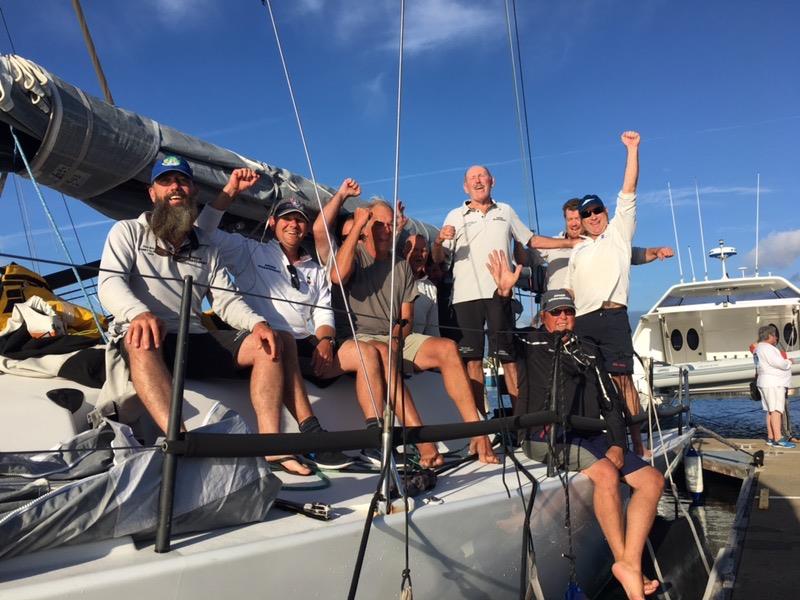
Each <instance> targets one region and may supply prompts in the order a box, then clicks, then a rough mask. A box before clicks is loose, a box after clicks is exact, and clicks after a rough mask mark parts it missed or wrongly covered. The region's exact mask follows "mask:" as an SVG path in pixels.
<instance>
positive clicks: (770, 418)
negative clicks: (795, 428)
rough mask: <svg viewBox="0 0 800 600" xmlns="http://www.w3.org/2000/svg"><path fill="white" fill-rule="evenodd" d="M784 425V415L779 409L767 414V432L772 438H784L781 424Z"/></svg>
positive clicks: (775, 439)
mask: <svg viewBox="0 0 800 600" xmlns="http://www.w3.org/2000/svg"><path fill="white" fill-rule="evenodd" d="M782 425H783V416H782V415H781V413H780V412H779V411H777V410H773V411H771V412H769V413H768V414H767V433H768V435H769V437H770V439H771V440H774V441H776V442H777V441H778V440H780V439H782V438H783V434H782V433H781V426H782Z"/></svg>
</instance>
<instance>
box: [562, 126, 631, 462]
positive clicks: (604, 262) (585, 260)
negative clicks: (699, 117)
mask: <svg viewBox="0 0 800 600" xmlns="http://www.w3.org/2000/svg"><path fill="white" fill-rule="evenodd" d="M621 140H622V143H623V144H624V145H625V148H626V150H627V160H626V164H625V175H624V177H623V181H622V189H621V191H620V192H619V195H618V196H617V207H616V210H615V212H614V218H613V219H610V220H609V217H608V209H607V208H606V206H605V204H604V203H603V201H602V200H601V199H600V198H599V197H597V196H595V195H588V196H584V197H583V198H582V199H581V203H580V206H579V207H578V212H579V213H580V217H581V225H582V226H583V229H584V231H585V232H586V237H585V239H584V240H583V242H581V243H580V244H579V245H578V246H576V247H575V249H574V250H573V251H572V255H571V257H570V259H569V266H568V269H567V281H566V286H565V287H567V288H568V289H571V290H572V291H573V292H574V296H575V308H576V320H575V332H576V333H577V334H578V335H580V336H581V338H583V339H584V340H585V341H587V342H590V343H594V344H596V345H597V348H598V349H599V351H600V353H601V355H602V356H603V359H604V366H605V369H606V371H608V372H609V373H610V374H611V377H612V378H613V379H614V383H615V384H616V385H617V389H618V390H619V392H620V395H621V396H622V397H623V398H624V399H625V404H626V406H627V409H628V412H629V413H630V414H631V415H636V414H638V413H639V411H640V409H641V406H640V404H639V394H638V393H637V392H636V388H635V387H634V385H633V378H632V377H631V375H632V374H633V342H632V341H631V328H630V324H629V322H628V311H627V306H628V291H629V287H630V270H631V241H632V240H633V234H634V232H635V231H636V185H637V182H638V179H639V141H640V137H639V134H638V133H637V132H635V131H626V132H624V133H623V134H622V135H621ZM630 432H631V439H632V441H633V449H634V451H635V452H636V453H637V454H639V455H644V454H645V450H644V445H643V444H642V437H641V435H640V426H639V425H638V424H632V425H631V426H630Z"/></svg>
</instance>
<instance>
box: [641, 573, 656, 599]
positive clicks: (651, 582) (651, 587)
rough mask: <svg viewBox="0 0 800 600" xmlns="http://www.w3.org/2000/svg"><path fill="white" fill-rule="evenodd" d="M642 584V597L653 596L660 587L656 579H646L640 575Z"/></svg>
mask: <svg viewBox="0 0 800 600" xmlns="http://www.w3.org/2000/svg"><path fill="white" fill-rule="evenodd" d="M642 583H643V584H644V595H645V596H649V595H650V594H654V593H655V591H656V590H657V589H658V586H659V585H660V583H659V581H658V579H648V578H647V577H645V576H644V575H642Z"/></svg>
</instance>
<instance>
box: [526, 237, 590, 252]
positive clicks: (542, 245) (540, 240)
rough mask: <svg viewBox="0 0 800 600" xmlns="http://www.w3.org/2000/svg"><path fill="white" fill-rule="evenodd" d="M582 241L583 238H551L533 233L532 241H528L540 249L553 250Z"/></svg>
mask: <svg viewBox="0 0 800 600" xmlns="http://www.w3.org/2000/svg"><path fill="white" fill-rule="evenodd" d="M582 241H583V240H582V239H581V238H577V239H574V240H573V239H569V238H551V237H544V236H541V235H532V236H531V239H530V241H529V242H528V246H530V247H531V248H536V249H538V250H552V249H554V248H573V247H574V246H575V245H576V244H579V243H581V242H582Z"/></svg>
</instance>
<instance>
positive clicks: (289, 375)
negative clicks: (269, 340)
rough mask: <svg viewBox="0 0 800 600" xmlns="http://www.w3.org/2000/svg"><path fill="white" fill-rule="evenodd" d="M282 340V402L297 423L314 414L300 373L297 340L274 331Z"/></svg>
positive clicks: (290, 335)
mask: <svg viewBox="0 0 800 600" xmlns="http://www.w3.org/2000/svg"><path fill="white" fill-rule="evenodd" d="M275 333H277V334H278V335H280V337H281V341H282V342H283V350H282V351H281V363H282V364H283V403H284V404H285V405H286V408H287V409H288V410H289V412H290V413H291V414H292V416H293V417H294V420H295V421H297V423H298V424H299V423H302V422H303V421H305V420H306V419H308V418H309V417H313V416H314V412H313V411H312V410H311V403H310V402H309V400H308V392H307V391H306V385H305V383H303V376H302V375H301V374H300V365H299V363H298V361H297V342H295V339H294V337H293V336H292V334H291V333H288V332H286V331H276V332H275Z"/></svg>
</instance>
